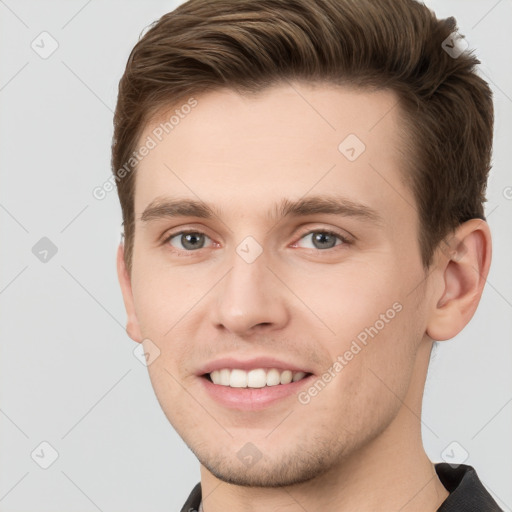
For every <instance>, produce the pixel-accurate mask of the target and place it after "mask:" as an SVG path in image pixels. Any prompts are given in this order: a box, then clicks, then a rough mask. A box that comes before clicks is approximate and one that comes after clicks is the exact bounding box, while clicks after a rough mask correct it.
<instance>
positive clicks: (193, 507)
mask: <svg viewBox="0 0 512 512" xmlns="http://www.w3.org/2000/svg"><path fill="white" fill-rule="evenodd" d="M435 468H436V473H437V476H438V477H439V480H440V481H441V483H442V484H443V485H444V486H445V487H446V490H447V491H448V492H449V493H450V495H449V496H448V498H446V500H445V501H444V503H443V504H442V505H441V506H440V507H439V508H438V509H437V512H503V510H502V509H501V508H500V507H498V504H497V503H496V502H495V501H494V499H493V498H492V496H491V495H490V494H489V493H488V492H487V490H486V489H485V487H484V486H483V485H482V482H480V479H479V478H478V476H477V474H476V471H475V470H474V469H473V468H472V467H471V466H467V465H466V464H460V465H459V466H458V467H456V468H452V467H451V466H450V464H447V463H446V462H440V463H439V464H435ZM199 503H201V484H197V485H196V486H195V487H194V489H193V490H192V492H191V493H190V496H189V497H188V499H187V501H186V502H185V505H183V508H182V509H181V512H196V511H197V510H198V509H199Z"/></svg>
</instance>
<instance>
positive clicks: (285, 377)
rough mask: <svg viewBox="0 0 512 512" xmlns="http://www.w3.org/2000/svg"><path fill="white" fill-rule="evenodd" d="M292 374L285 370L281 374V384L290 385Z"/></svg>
mask: <svg viewBox="0 0 512 512" xmlns="http://www.w3.org/2000/svg"><path fill="white" fill-rule="evenodd" d="M292 376H293V374H292V372H291V371H290V370H285V371H284V372H283V373H281V384H290V382H291V381H292Z"/></svg>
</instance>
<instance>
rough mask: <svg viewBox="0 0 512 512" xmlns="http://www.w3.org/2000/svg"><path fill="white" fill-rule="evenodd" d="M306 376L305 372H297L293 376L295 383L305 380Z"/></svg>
mask: <svg viewBox="0 0 512 512" xmlns="http://www.w3.org/2000/svg"><path fill="white" fill-rule="evenodd" d="M305 376H306V374H305V373H304V372H297V373H294V374H293V379H292V380H293V382H297V381H298V380H300V379H302V378H304V377H305Z"/></svg>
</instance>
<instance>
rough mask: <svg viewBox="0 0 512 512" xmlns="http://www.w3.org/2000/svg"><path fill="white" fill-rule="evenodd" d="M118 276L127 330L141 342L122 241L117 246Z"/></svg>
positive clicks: (133, 337)
mask: <svg viewBox="0 0 512 512" xmlns="http://www.w3.org/2000/svg"><path fill="white" fill-rule="evenodd" d="M117 277H118V279H119V284H120V286H121V293H122V294H123V301H124V307H125V309H126V315H127V320H126V332H127V334H128V336H130V338H131V339H132V340H133V341H136V342H138V343H140V342H141V341H142V335H141V332H140V326H139V321H138V319H137V315H136V313H135V305H134V302H133V293H132V285H131V278H130V275H129V274H128V269H127V268H126V264H125V261H124V246H123V244H122V243H120V244H119V247H118V248H117Z"/></svg>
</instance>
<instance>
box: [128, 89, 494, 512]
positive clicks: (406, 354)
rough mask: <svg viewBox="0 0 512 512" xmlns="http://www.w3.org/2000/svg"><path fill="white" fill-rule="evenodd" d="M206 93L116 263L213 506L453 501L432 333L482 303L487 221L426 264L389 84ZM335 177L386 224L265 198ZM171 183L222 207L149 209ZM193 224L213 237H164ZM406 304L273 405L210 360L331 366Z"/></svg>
mask: <svg viewBox="0 0 512 512" xmlns="http://www.w3.org/2000/svg"><path fill="white" fill-rule="evenodd" d="M196 99H197V101H198V105H197V107H196V108H195V109H194V110H193V111H192V112H191V113H190V114H189V115H188V116H187V117H186V118H185V119H183V120H182V121H181V123H180V124H179V126H177V127H176V128H175V129H174V130H173V131H172V133H171V134H170V135H168V136H167V137H166V138H164V140H163V141H162V142H161V143H160V144H159V145H158V146H157V147H156V148H155V149H153V150H152V151H151V152H150V154H149V155H148V156H147V157H146V158H144V160H143V161H141V162H140V164H139V168H138V170H137V176H136V189H135V213H136V219H137V220H136V227H135V242H134V253H133V267H132V271H131V274H130V273H129V272H128V271H127V269H126V267H125V265H124V259H123V247H122V246H120V247H119V251H118V274H119V280H120V284H121V288H122V292H123V297H124V302H125V307H126V310H127V316H128V320H127V332H128V334H129V335H130V337H131V338H132V339H133V340H135V341H137V342H141V341H142V340H143V339H150V340H151V343H152V344H153V345H152V346H156V347H158V349H159V350H160V354H159V356H158V357H157V358H156V359H155V360H154V362H152V363H151V364H150V365H149V366H148V370H149V375H150V378H151V382H152V385H153V387H154V390H155V393H156V396H157V397H158V400H159V402H160V404H161V406H162V409H163V410H164V412H165V414H166V415H167V417H168V419H169V421H170V422H171V423H172V425H173V426H174V428H175V429H176V430H177V432H178V433H179V434H180V436H181V437H182V438H183V439H184V441H185V442H186V443H187V445H188V446H189V447H190V448H191V449H192V451H193V452H194V453H195V455H196V456H197V458H198V459H199V461H200V463H201V484H202V488H203V499H204V502H203V505H204V508H205V510H206V511H207V512H216V511H220V510H237V511H260V510H261V511H263V510H264V511H267V512H268V511H274V510H282V511H289V512H292V511H299V510H300V511H303V510H304V509H306V510H309V511H320V510H333V509H336V510H338V511H349V510H358V511H363V512H364V511H373V510H386V511H388V510H389V511H391V510H401V511H416V512H417V511H435V510H437V508H438V507H439V505H440V504H441V503H442V502H443V501H444V500H445V499H446V497H447V496H448V492H447V491H446V489H445V488H444V487H443V485H442V484H441V482H440V481H439V480H438V478H437V476H436V473H435V470H434V467H433V464H432V462H431V461H430V460H429V459H428V457H427V455H426V454H425V451H424V449H423V446H422V440H421V422H420V416H421V400H422V395H423V389H424V383H425V377H426V373H427V368H428V363H429V357H430V351H431V348H432V343H433V340H446V339H449V338H452V337H453V336H455V335H456V334H457V333H458V332H459V331H460V330H461V329H462V328H463V327H464V326H465V325H466V324H467V323H468V322H469V320H470V319H471V317H472V316H473V313H474V311H475V309H476V307H477V305H478V302H479V299H480V296H481V293H482V289H483V286H484V284H485V278H486V276H487V273H488V270H489V264H490V258H491V242H490V233H489V228H488V226H487V224H486V223H485V222H483V221H479V220H470V221H468V222H466V223H464V224H462V225H461V226H459V228H458V229H457V230H456V232H455V236H456V238H455V239H456V240H457V241H458V242H460V243H459V245H457V244H454V246H453V251H452V252H451V253H450V252H449V251H447V250H446V249H444V250H442V251H441V250H440V249H439V250H437V251H436V253H435V256H434V262H433V264H432V266H431V268H429V269H425V268H424V267H423V265H422V262H421V257H420V248H419V244H418V233H419V221H418V214H417V211H416V209H415V206H414V205H415V201H414V197H413V195H412V192H411V190H410V189H409V188H408V187H407V186H406V185H405V183H404V180H403V173H404V172H406V166H405V162H404V161H403V160H402V157H401V156H400V155H401V153H400V151H399V149H400V144H401V141H400V137H399V130H400V112H399V109H398V108H393V106H394V105H395V104H396V97H395V96H394V94H393V93H392V92H390V91H380V92H368V91H360V90H353V89H349V88H346V87H341V86H330V85H325V84H323V85H318V84H317V85H313V84H307V83H296V84H293V86H291V84H282V85H278V86H274V87H272V88H270V89H266V90H264V91H263V92H261V93H259V94H257V95H252V96H240V95H238V94H236V93H235V92H233V91H230V90H219V91H214V92H209V93H206V94H203V95H198V96H197V97H196ZM305 100H307V101H305ZM163 114H164V112H162V115H163ZM159 122H160V120H158V119H155V120H154V121H153V122H152V123H149V124H148V125H147V126H146V129H145V131H144V133H143V134H142V136H141V141H143V140H145V139H146V137H147V136H148V135H150V134H151V131H152V130H153V129H154V127H155V126H157V125H158V123H159ZM348 134H356V135H357V137H358V138H359V139H361V140H362V141H363V142H364V144H365V145H366V150H365V151H364V152H363V153H362V154H361V155H360V156H359V157H358V158H357V159H356V160H355V161H353V162H351V161H349V160H348V159H347V158H345V156H344V155H343V154H342V153H341V152H340V151H339V150H338V145H339V144H340V142H341V141H342V140H344V139H345V137H346V136H347V135H348ZM333 192H336V193H338V194H339V195H342V196H343V197H344V198H346V199H348V200H350V201H353V202H357V203H362V204H364V205H366V206H368V207H370V208H372V209H373V210H375V212H377V214H378V215H379V217H380V221H379V222H375V221H374V220H368V219H363V218H359V217H355V216H344V215H333V214H324V213H321V214H313V215H308V216H306V217H296V216H295V217H294V216H292V217H285V218H280V219H279V218H273V219H270V218H269V217H268V215H267V214H268V212H271V211H272V207H273V205H274V203H279V201H281V200H282V199H283V198H288V199H290V200H296V199H299V198H302V197H310V196H313V195H321V194H332V193H333ZM164 196H165V197H172V198H180V199H183V198H189V199H191V200H198V199H201V200H204V201H207V202H209V203H212V204H214V205H215V206H217V207H218V208H220V209H221V210H222V211H221V213H220V215H219V216H218V217H214V218H213V219H202V218H198V217H178V218H160V219H154V220H152V221H149V222H143V221H142V220H141V219H140V217H141V215H142V213H143V212H144V210H145V209H146V208H147V207H148V205H150V203H151V202H152V201H154V200H155V199H156V198H163V197H164ZM182 229H192V230H197V231H198V232H200V233H204V234H206V235H207V238H205V239H204V245H203V246H202V248H200V249H197V250H189V251H188V252H187V250H186V248H185V247H184V246H183V245H180V242H181V243H183V239H182V238H181V237H180V236H175V237H174V238H173V239H172V241H171V242H170V241H167V242H164V241H163V240H164V238H167V237H169V236H170V235H171V234H176V233H179V231H180V230H182ZM325 230H327V231H336V232H337V233H338V234H340V235H341V236H344V237H346V238H347V239H348V242H346V243H343V242H341V239H340V240H338V239H334V240H337V242H336V243H337V245H334V246H333V247H329V248H322V247H321V248H318V247H317V246H315V245H314V243H313V241H312V237H311V232H315V233H317V232H324V231H325ZM247 236H252V237H254V239H255V240H257V241H258V243H259V244H260V246H261V248H262V250H263V252H262V254H261V255H260V256H259V257H258V258H257V259H256V260H255V261H254V262H252V263H247V262H246V261H245V260H244V259H242V258H241V257H240V256H239V255H238V254H237V253H236V248H237V246H238V245H239V244H240V242H242V240H244V239H245V237H247ZM196 244H197V241H196ZM199 246H200V244H199ZM395 303H399V304H400V305H401V307H402V309H401V311H400V312H399V313H397V314H396V315H395V316H394V318H393V319H392V320H390V321H389V322H388V323H386V324H385V327H384V328H382V329H381V330H380V331H379V332H378V334H377V335H376V336H375V337H374V338H372V339H371V340H370V341H369V342H368V344H367V345H366V346H365V347H364V348H363V349H362V350H361V351H360V352H359V353H358V354H357V355H355V356H354V357H353V359H352V360H350V361H349V362H348V363H347V364H346V366H344V368H343V370H342V371H340V372H339V373H337V374H336V376H335V377H334V378H332V380H331V381H330V382H329V383H328V384H327V385H326V386H325V387H324V388H323V389H322V390H321V391H320V392H319V393H318V394H317V395H316V396H314V397H313V398H312V399H311V401H310V402H309V403H307V404H302V403H300V402H299V401H298V399H297V396H296V394H293V395H291V396H289V397H286V398H285V399H283V400H280V401H278V402H276V403H275V404H272V405H269V406H268V407H266V408H264V409H262V410H258V411H252V410H244V411H241V410H236V409H233V408H227V407H225V406H222V405H220V404H219V403H217V402H216V401H214V400H213V399H212V398H211V397H210V396H209V395H208V394H207V393H206V392H205V390H204V387H203V385H202V384H203V383H202V382H201V379H202V377H199V376H198V375H197V371H198V369H199V368H201V366H202V365H204V364H205V363H207V362H208V361H211V360H214V359H217V358H220V357H225V356H232V357H235V358H242V359H249V358H251V357H257V356H273V357H277V358H279V359H281V360H284V361H289V362H290V361H291V362H293V363H295V364H296V365H298V366H301V365H302V366H303V367H305V368H308V369H309V371H310V372H312V373H313V374H315V376H316V377H320V376H321V375H322V374H323V373H324V372H326V371H327V370H328V368H329V367H332V365H333V362H334V361H336V359H337V357H338V356H339V355H343V354H344V353H345V351H346V350H348V349H349V348H350V346H351V342H352V340H354V339H355V338H356V337H357V335H358V334H359V333H360V332H361V331H363V330H364V329H365V328H366V327H369V326H372V325H374V324H375V323H376V321H377V320H378V319H379V318H380V315H381V314H384V313H386V311H387V310H389V308H391V307H392V305H393V304H395ZM145 343H148V342H145ZM305 389H306V390H307V388H305ZM248 442H250V443H252V444H253V445H254V446H255V447H256V448H257V450H258V452H259V453H260V454H261V458H260V459H259V460H258V461H257V462H256V463H255V464H254V465H252V466H251V467H250V468H248V467H247V466H246V465H244V463H243V461H241V460H240V458H239V457H237V453H238V451H239V450H240V449H241V448H242V447H243V446H244V445H246V443H248Z"/></svg>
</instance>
